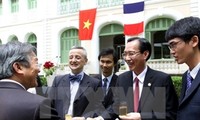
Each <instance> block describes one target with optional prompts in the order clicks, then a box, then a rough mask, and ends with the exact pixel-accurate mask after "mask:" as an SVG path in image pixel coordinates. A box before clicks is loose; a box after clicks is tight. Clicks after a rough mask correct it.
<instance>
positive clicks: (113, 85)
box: [101, 74, 117, 101]
mask: <svg viewBox="0 0 200 120" xmlns="http://www.w3.org/2000/svg"><path fill="white" fill-rule="evenodd" d="M116 81H117V76H116V75H115V74H113V76H112V79H111V82H110V84H109V87H108V93H107V94H106V96H105V98H104V99H105V100H104V101H106V99H107V100H109V99H110V96H111V95H112V87H115V85H116ZM101 84H102V82H101Z"/></svg>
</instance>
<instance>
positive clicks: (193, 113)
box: [177, 70, 200, 120]
mask: <svg viewBox="0 0 200 120" xmlns="http://www.w3.org/2000/svg"><path fill="white" fill-rule="evenodd" d="M186 84H187V72H185V73H184V74H183V77H182V90H181V95H180V100H179V110H178V115H177V120H197V119H199V118H200V70H199V71H198V73H197V76H196V78H195V79H194V80H193V82H192V85H191V88H190V89H189V90H188V93H187V95H185V91H186Z"/></svg>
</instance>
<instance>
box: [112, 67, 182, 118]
mask: <svg viewBox="0 0 200 120" xmlns="http://www.w3.org/2000/svg"><path fill="white" fill-rule="evenodd" d="M117 87H118V88H117V90H116V94H115V97H114V99H115V103H114V108H113V109H114V111H115V113H117V114H119V105H120V103H122V102H126V104H127V106H128V110H127V112H128V113H129V112H133V108H134V104H133V100H134V99H133V76H132V71H127V72H125V73H122V74H121V75H119V77H118V81H117ZM177 109H178V97H177V95H176V91H175V89H174V86H173V83H172V80H171V77H170V76H169V75H168V74H166V73H163V72H160V71H156V70H153V69H151V68H149V67H148V69H147V73H146V76H145V78H144V83H143V89H142V93H141V96H140V101H139V108H138V111H139V113H140V114H141V117H142V120H165V119H166V120H175V119H176V113H177Z"/></svg>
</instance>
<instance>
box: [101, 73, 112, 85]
mask: <svg viewBox="0 0 200 120" xmlns="http://www.w3.org/2000/svg"><path fill="white" fill-rule="evenodd" d="M112 76H113V73H112V74H111V75H110V76H108V77H106V78H107V80H108V82H109V83H110V81H111V79H112ZM101 77H102V80H103V79H104V78H105V76H104V75H103V74H102V75H101Z"/></svg>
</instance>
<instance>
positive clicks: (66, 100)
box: [49, 47, 101, 119]
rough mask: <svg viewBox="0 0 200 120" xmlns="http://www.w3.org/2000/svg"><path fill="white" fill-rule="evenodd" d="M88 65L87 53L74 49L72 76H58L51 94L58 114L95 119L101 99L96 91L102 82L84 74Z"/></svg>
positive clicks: (71, 65)
mask: <svg viewBox="0 0 200 120" xmlns="http://www.w3.org/2000/svg"><path fill="white" fill-rule="evenodd" d="M86 63H87V53H86V50H85V49H84V48H83V47H72V48H71V50H70V52H69V67H70V69H71V73H70V74H66V75H61V76H56V77H55V79H54V82H53V85H52V88H51V90H50V93H49V97H50V98H52V99H54V100H55V106H56V109H57V111H58V114H59V115H60V116H61V117H62V118H63V119H64V117H65V115H68V116H72V117H76V118H77V119H84V117H85V118H87V117H95V114H97V113H96V111H95V110H96V109H98V107H99V106H100V104H101V103H100V99H98V96H99V95H98V94H97V93H96V91H97V90H98V87H99V86H100V81H99V80H98V79H95V78H93V77H90V76H88V75H87V74H85V73H84V72H83V68H84V65H86Z"/></svg>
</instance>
